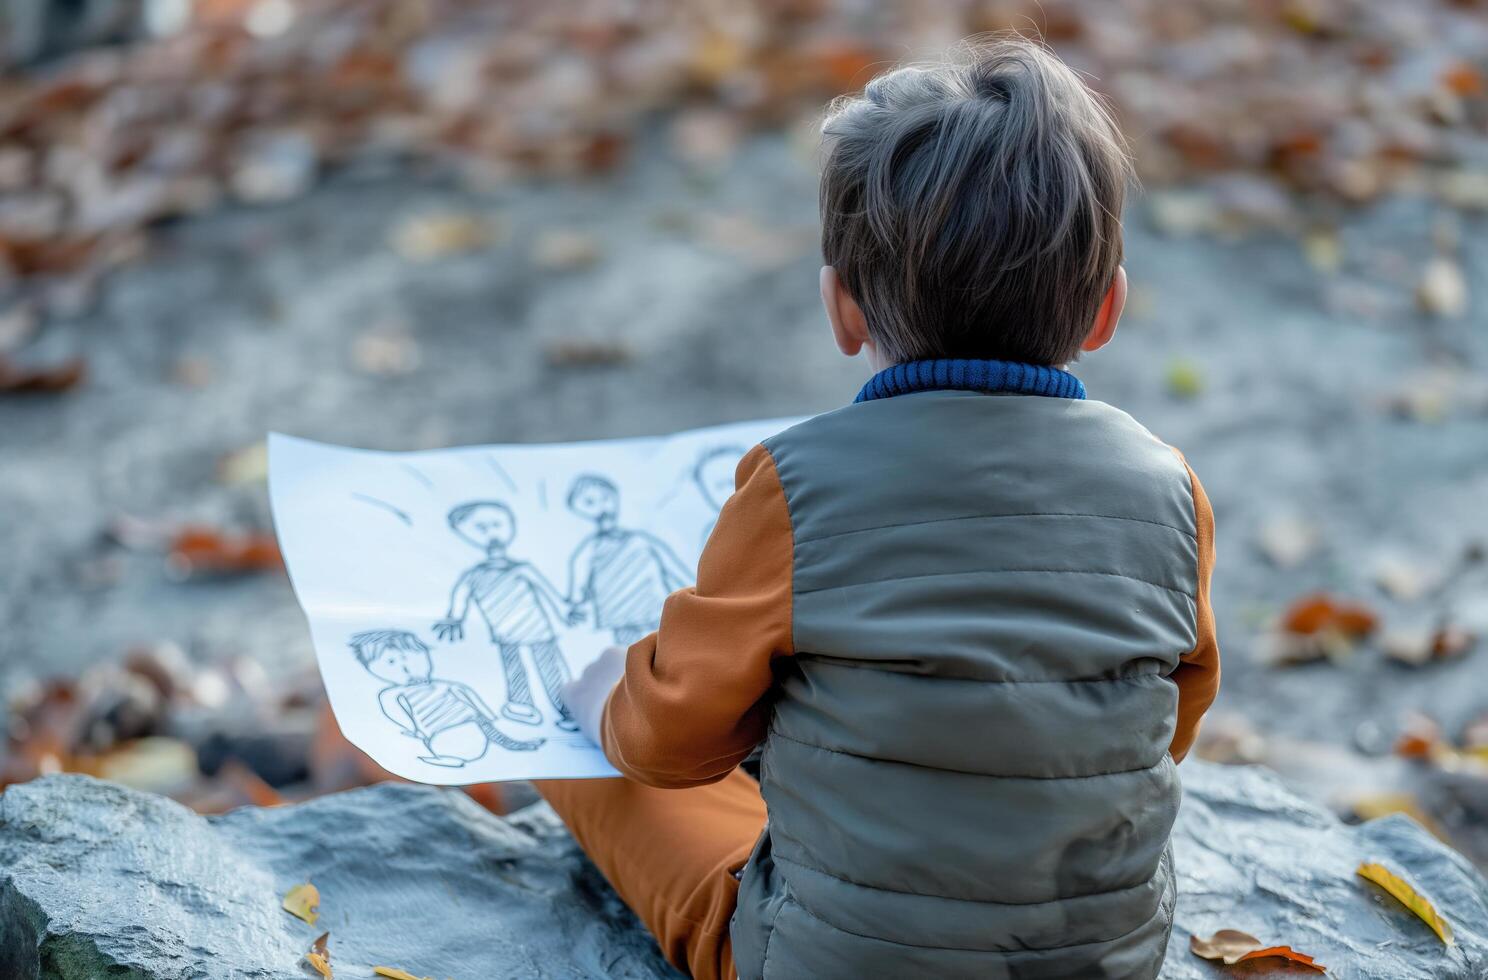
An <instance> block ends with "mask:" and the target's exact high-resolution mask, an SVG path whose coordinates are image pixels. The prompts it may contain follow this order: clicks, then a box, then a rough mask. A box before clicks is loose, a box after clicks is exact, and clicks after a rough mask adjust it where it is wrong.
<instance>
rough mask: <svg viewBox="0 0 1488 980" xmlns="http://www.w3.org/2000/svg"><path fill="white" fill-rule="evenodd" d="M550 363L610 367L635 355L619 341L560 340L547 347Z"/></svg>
mask: <svg viewBox="0 0 1488 980" xmlns="http://www.w3.org/2000/svg"><path fill="white" fill-rule="evenodd" d="M546 353H547V359H548V363H549V364H550V365H552V366H553V367H609V366H611V365H615V364H624V363H626V362H627V361H629V360H630V359H631V358H632V357H633V356H634V355H633V353H632V351H631V349H630V348H629V347H627V346H626V345H625V344H623V343H620V342H618V341H611V340H585V339H578V338H574V339H570V340H559V341H555V342H554V343H552V344H549V345H548V347H547V351H546Z"/></svg>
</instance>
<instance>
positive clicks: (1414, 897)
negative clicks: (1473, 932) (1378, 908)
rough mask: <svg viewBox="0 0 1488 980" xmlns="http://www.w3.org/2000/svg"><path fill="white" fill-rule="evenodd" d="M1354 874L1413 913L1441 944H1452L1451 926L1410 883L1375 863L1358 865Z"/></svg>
mask: <svg viewBox="0 0 1488 980" xmlns="http://www.w3.org/2000/svg"><path fill="white" fill-rule="evenodd" d="M1356 873H1357V874H1358V875H1359V877H1361V878H1364V879H1366V880H1368V881H1372V882H1374V883H1375V884H1376V885H1379V886H1380V887H1381V888H1383V889H1384V890H1385V891H1387V892H1389V893H1390V896H1391V897H1392V898H1394V899H1395V900H1396V901H1398V902H1399V903H1400V904H1401V905H1404V906H1405V907H1406V908H1408V909H1410V910H1411V911H1412V912H1414V913H1415V914H1416V916H1417V917H1418V918H1419V919H1420V920H1421V921H1422V922H1424V923H1426V924H1427V925H1428V926H1430V927H1431V931H1432V932H1434V933H1436V935H1437V937H1438V938H1439V939H1441V941H1442V942H1444V943H1446V944H1447V945H1448V946H1451V945H1452V944H1453V940H1452V926H1451V925H1450V924H1449V923H1448V922H1447V920H1446V919H1443V918H1442V917H1441V915H1440V914H1439V913H1438V912H1437V911H1436V908H1435V906H1433V905H1432V904H1431V903H1430V902H1429V901H1427V900H1426V898H1425V897H1424V896H1423V895H1422V894H1421V893H1420V892H1418V891H1416V889H1415V888H1414V887H1413V886H1412V885H1411V884H1410V882H1408V881H1406V880H1405V879H1404V878H1402V877H1400V876H1399V875H1397V874H1395V873H1394V872H1393V871H1391V870H1390V869H1389V868H1386V867H1385V866H1384V865H1383V864H1379V863H1376V862H1365V863H1364V864H1361V865H1359V868H1358V871H1357V872H1356Z"/></svg>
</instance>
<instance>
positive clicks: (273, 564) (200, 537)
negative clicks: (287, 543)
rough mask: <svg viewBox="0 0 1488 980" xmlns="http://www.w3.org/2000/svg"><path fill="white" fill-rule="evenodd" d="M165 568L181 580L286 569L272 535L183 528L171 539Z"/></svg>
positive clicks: (205, 528) (277, 544) (208, 528)
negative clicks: (203, 575) (192, 577)
mask: <svg viewBox="0 0 1488 980" xmlns="http://www.w3.org/2000/svg"><path fill="white" fill-rule="evenodd" d="M166 566H167V568H168V569H169V570H170V571H171V573H172V574H174V575H177V576H179V577H181V578H189V577H190V576H192V575H199V574H214V575H233V574H242V573H244V572H262V571H270V570H273V569H277V568H282V567H283V566H284V559H283V558H282V557H280V554H279V543H278V542H277V541H275V540H274V536H273V535H271V534H262V533H259V532H247V533H241V534H235V533H231V532H226V531H219V530H216V529H215V528H210V527H184V528H182V529H181V530H180V531H178V532H176V535H175V537H173V538H172V539H171V543H170V552H169V555H168V556H167V558H166Z"/></svg>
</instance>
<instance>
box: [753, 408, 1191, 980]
mask: <svg viewBox="0 0 1488 980" xmlns="http://www.w3.org/2000/svg"><path fill="white" fill-rule="evenodd" d="M766 446H767V448H768V449H769V451H770V452H771V454H772V455H773V457H774V460H775V464H776V468H777V470H778V471H779V474H780V480H781V484H782V486H783V487H784V489H785V495H786V499H787V502H788V504H789V509H790V516H791V523H792V527H793V530H794V535H795V561H794V580H793V632H794V641H795V651H796V653H795V656H794V657H790V658H783V659H782V660H781V662H780V668H781V671H782V673H781V674H780V676H779V683H778V684H777V689H778V694H777V701H776V703H775V706H774V713H773V721H772V723H771V728H770V732H769V735H768V737H767V740H766V742H765V746H764V753H763V757H762V764H761V766H762V768H761V786H762V789H763V792H764V797H765V801H766V803H767V804H768V807H769V812H770V822H769V826H768V828H767V829H766V831H765V833H764V835H763V836H762V837H761V839H760V841H759V844H758V845H757V847H756V849H755V853H754V855H753V856H752V857H751V859H750V861H749V864H748V865H747V866H746V868H745V871H744V874H743V880H742V882H741V886H740V893H739V905H738V910H737V912H736V914H735V916H734V921H733V929H732V935H733V942H734V958H735V961H736V963H737V965H738V968H739V973H740V975H741V977H744V978H759V977H763V978H771V980H773V978H797V977H811V978H816V977H976V978H980V980H998V978H1055V977H1071V978H1075V977H1078V978H1082V980H1084V978H1103V977H1111V978H1116V977H1120V978H1130V977H1154V976H1156V975H1157V972H1158V969H1159V967H1160V965H1161V963H1162V958H1163V953H1164V949H1165V947H1166V943H1167V937H1168V933H1169V930H1170V928H1171V924H1172V916H1173V901H1174V880H1173V872H1172V867H1171V857H1170V854H1169V849H1168V837H1169V833H1170V831H1171V828H1172V825H1173V820H1174V817H1175V815H1176V813H1177V808H1178V799H1179V784H1178V777H1177V775H1176V772H1175V770H1174V763H1173V760H1172V758H1171V757H1170V756H1169V754H1168V745H1169V741H1170V740H1171V738H1172V736H1173V729H1174V716H1175V710H1176V703H1177V688H1176V685H1175V684H1174V683H1173V682H1172V681H1171V680H1169V679H1168V676H1167V675H1168V674H1169V673H1170V672H1171V671H1172V670H1173V669H1174V667H1176V666H1177V664H1178V662H1179V658H1180V657H1181V656H1183V655H1184V654H1186V653H1187V652H1189V651H1190V650H1191V649H1192V648H1193V647H1194V644H1195V633H1196V623H1195V617H1196V607H1195V582H1196V578H1197V574H1198V573H1197V563H1198V554H1197V545H1196V541H1195V530H1196V529H1195V516H1194V515H1195V510H1194V501H1193V496H1192V487H1191V484H1190V481H1189V477H1188V475H1187V472H1186V470H1185V468H1184V466H1183V464H1182V463H1181V462H1180V461H1179V460H1178V458H1177V457H1176V456H1175V455H1174V453H1173V452H1172V451H1171V450H1170V449H1169V448H1168V447H1167V446H1165V445H1163V444H1162V443H1161V442H1159V441H1158V440H1157V439H1156V438H1154V437H1153V436H1152V435H1151V434H1150V433H1148V432H1147V431H1146V430H1145V429H1143V428H1142V427H1141V426H1140V425H1138V424H1137V423H1136V422H1135V421H1133V420H1132V419H1131V418H1130V417H1129V416H1127V415H1126V414H1125V413H1123V412H1120V411H1118V410H1117V409H1114V408H1112V407H1110V406H1109V405H1105V404H1102V403H1100V402H1093V401H1082V400H1071V399H1065V398H1043V397H1036V396H1026V395H1000V394H996V395H989V394H981V393H976V392H962V391H930V392H921V393H915V394H908V395H902V396H899V397H895V398H888V399H882V400H875V401H867V402H863V403H861V404H855V405H851V406H848V407H846V408H843V409H841V410H839V411H836V412H832V413H829V414H827V415H823V416H819V417H817V418H814V419H811V420H809V421H806V422H804V423H802V424H800V425H798V426H796V427H794V428H792V429H789V430H787V431H785V432H783V433H781V434H780V435H778V436H776V437H774V438H772V439H770V440H769V441H768V442H767V443H766Z"/></svg>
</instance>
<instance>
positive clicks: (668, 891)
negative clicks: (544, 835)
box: [533, 769, 765, 980]
mask: <svg viewBox="0 0 1488 980" xmlns="http://www.w3.org/2000/svg"><path fill="white" fill-rule="evenodd" d="M533 785H534V786H536V787H537V791H538V792H539V793H541V794H542V797H543V799H545V800H547V801H548V803H549V804H551V805H552V807H553V809H554V810H556V811H557V812H558V815H559V816H560V817H562V818H563V822H564V823H565V824H567V825H568V829H569V831H570V832H572V833H573V835H574V838H575V839H577V840H578V842H579V846H580V847H582V848H583V849H584V851H585V853H587V854H588V855H589V857H590V859H591V860H592V861H593V862H594V863H595V864H596V865H597V866H598V867H599V870H600V871H602V872H603V873H604V876H605V878H607V879H608V880H609V882H610V884H611V885H613V886H614V888H615V891H617V892H619V893H620V897H621V898H622V899H624V901H625V904H626V905H629V906H630V907H631V908H632V909H633V910H635V913H636V915H638V916H639V917H640V919H641V921H642V922H644V923H645V924H646V928H647V929H650V930H651V935H653V936H655V937H656V941H657V942H658V943H660V944H661V951H662V953H663V954H665V956H666V958H667V959H668V960H669V961H670V962H671V963H672V964H673V965H674V966H676V967H678V968H679V969H682V970H686V971H687V972H689V973H690V974H692V976H694V977H697V978H698V980H714V978H728V980H733V978H734V977H736V976H737V975H738V973H737V971H736V970H735V969H734V953H733V944H732V943H731V942H730V940H729V919H730V917H732V916H733V914H734V905H735V902H736V901H737V900H738V897H739V882H738V880H737V879H736V878H735V877H734V874H735V873H736V872H737V871H738V870H739V869H740V868H742V867H744V864H745V862H747V861H748V860H749V852H750V851H752V850H753V849H754V844H755V841H756V840H758V839H759V835H760V832H761V831H763V830H764V827H765V803H764V800H762V799H761V798H760V791H759V784H758V783H756V782H755V781H754V780H753V779H751V778H749V775H748V774H747V773H745V772H743V771H742V770H739V769H735V770H734V771H733V772H731V773H729V774H728V776H726V777H725V778H724V779H722V780H721V781H719V782H716V783H712V784H710V785H708V786H697V787H694V788H692V789H655V788H654V787H651V786H644V785H642V784H641V783H637V782H634V781H633V780H629V779H550V780H542V781H540V782H536V783H534V784H533Z"/></svg>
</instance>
